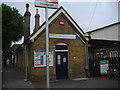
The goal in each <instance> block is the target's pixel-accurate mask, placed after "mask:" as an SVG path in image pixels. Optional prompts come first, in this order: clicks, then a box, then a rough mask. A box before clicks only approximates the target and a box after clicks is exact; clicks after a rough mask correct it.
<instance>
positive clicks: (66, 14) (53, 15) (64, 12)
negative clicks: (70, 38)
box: [28, 6, 84, 41]
mask: <svg viewBox="0 0 120 90" xmlns="http://www.w3.org/2000/svg"><path fill="white" fill-rule="evenodd" d="M60 13H63V14H64V15H65V16H66V17H67V18H68V20H69V21H70V22H71V23H72V24H73V25H74V26H75V28H76V29H77V30H78V31H79V32H80V33H81V35H82V36H83V37H84V32H83V31H82V29H81V28H80V27H79V25H78V24H77V23H76V22H75V21H74V20H73V19H72V17H71V16H70V15H69V14H68V13H67V11H66V10H65V9H64V8H63V7H62V6H61V7H60V8H59V9H58V10H56V11H55V12H54V13H53V14H52V15H51V16H50V17H49V19H48V23H49V24H50V23H51V22H52V21H53V20H54V19H55V18H56V17H57V16H58V15H59V14H60ZM44 29H45V22H44V23H43V24H42V25H41V26H40V27H39V28H38V29H37V30H36V31H35V32H34V33H33V34H32V35H30V37H29V38H28V39H30V40H33V41H34V38H35V37H36V36H37V35H39V34H40V33H41V32H42V31H43V30H44Z"/></svg>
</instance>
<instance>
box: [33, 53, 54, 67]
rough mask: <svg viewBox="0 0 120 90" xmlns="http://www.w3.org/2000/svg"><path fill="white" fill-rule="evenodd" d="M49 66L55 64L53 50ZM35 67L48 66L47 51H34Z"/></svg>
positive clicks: (50, 54)
mask: <svg viewBox="0 0 120 90" xmlns="http://www.w3.org/2000/svg"><path fill="white" fill-rule="evenodd" d="M49 66H53V52H52V51H50V52H49ZM34 67H46V55H45V51H34Z"/></svg>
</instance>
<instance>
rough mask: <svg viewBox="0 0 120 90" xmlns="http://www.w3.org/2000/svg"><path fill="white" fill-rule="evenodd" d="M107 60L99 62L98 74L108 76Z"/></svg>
mask: <svg viewBox="0 0 120 90" xmlns="http://www.w3.org/2000/svg"><path fill="white" fill-rule="evenodd" d="M107 70H108V60H103V61H100V74H108V72H107Z"/></svg>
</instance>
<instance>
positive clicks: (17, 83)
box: [2, 66, 120, 90]
mask: <svg viewBox="0 0 120 90" xmlns="http://www.w3.org/2000/svg"><path fill="white" fill-rule="evenodd" d="M2 77H3V80H2V81H3V82H2V83H3V84H2V88H3V89H8V88H9V89H10V88H12V89H13V88H21V89H23V88H33V89H34V90H35V89H38V88H46V83H45V82H31V81H26V82H25V81H24V77H25V75H24V73H23V72H20V71H19V70H17V68H16V67H13V66H9V67H7V68H3V75H2ZM50 88H114V89H117V88H119V89H120V80H119V79H115V78H107V77H92V78H76V79H72V80H71V79H66V80H56V81H54V82H53V81H51V82H50Z"/></svg>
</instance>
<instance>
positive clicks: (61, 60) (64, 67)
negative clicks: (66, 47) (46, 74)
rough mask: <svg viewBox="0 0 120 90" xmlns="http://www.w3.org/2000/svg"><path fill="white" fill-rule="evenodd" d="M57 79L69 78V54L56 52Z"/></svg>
mask: <svg viewBox="0 0 120 90" xmlns="http://www.w3.org/2000/svg"><path fill="white" fill-rule="evenodd" d="M56 78H57V79H67V78H68V52H56Z"/></svg>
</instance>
